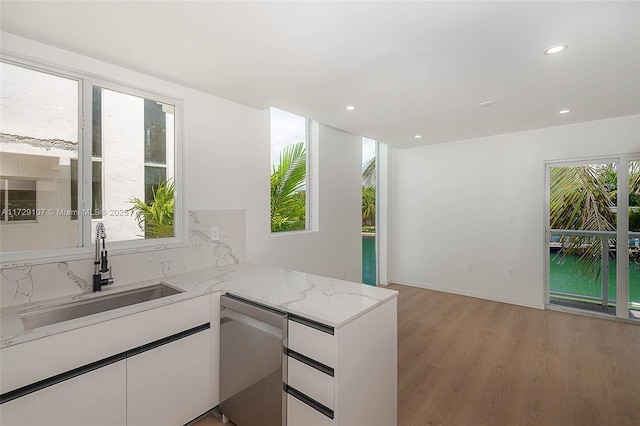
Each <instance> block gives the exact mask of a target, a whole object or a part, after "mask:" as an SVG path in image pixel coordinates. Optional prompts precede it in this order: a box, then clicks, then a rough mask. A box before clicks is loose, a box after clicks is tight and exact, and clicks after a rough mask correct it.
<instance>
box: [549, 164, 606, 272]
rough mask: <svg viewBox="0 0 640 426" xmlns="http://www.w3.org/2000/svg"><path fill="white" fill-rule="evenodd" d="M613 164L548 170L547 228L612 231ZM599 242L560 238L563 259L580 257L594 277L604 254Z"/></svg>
mask: <svg viewBox="0 0 640 426" xmlns="http://www.w3.org/2000/svg"><path fill="white" fill-rule="evenodd" d="M612 171H614V172H615V170H614V169H613V165H606V166H603V165H586V166H575V167H555V168H552V169H551V185H550V190H551V191H550V199H549V206H550V227H551V229H570V230H585V231H615V229H616V226H615V223H616V213H615V212H614V208H613V207H614V205H615V204H614V202H613V199H612V196H613V191H612V190H611V188H610V187H608V186H607V175H608V174H610V172H612ZM598 241H599V239H598V238H597V237H592V236H581V235H574V236H563V237H562V242H563V243H564V244H565V250H564V251H563V254H562V256H563V257H564V256H568V255H572V254H579V255H580V260H579V264H580V265H581V266H582V267H584V268H586V270H587V272H588V273H590V274H592V276H593V277H594V279H595V278H597V276H598V274H599V272H600V265H601V263H600V260H599V259H600V258H601V256H602V255H603V253H602V245H601V244H599V243H598Z"/></svg>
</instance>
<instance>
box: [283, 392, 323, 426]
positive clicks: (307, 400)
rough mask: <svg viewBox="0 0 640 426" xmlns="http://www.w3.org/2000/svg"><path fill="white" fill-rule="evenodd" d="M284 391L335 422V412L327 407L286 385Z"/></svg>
mask: <svg viewBox="0 0 640 426" xmlns="http://www.w3.org/2000/svg"><path fill="white" fill-rule="evenodd" d="M284 391H285V392H287V393H288V394H289V395H291V396H293V397H294V398H296V399H297V400H298V401H300V402H304V403H305V404H307V405H308V406H309V407H311V408H313V409H314V410H316V411H319V412H320V413H322V414H324V415H325V416H327V417H329V418H330V419H331V420H333V415H334V414H333V410H332V409H331V408H329V407H327V406H326V405H324V404H321V403H319V402H318V401H316V400H315V399H313V398H310V397H308V396H307V395H305V394H303V393H302V392H300V391H299V390H297V389H296V388H292V387H291V386H289V385H286V384H285V385H284Z"/></svg>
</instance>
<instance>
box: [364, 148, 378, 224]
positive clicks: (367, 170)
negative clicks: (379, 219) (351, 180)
mask: <svg viewBox="0 0 640 426" xmlns="http://www.w3.org/2000/svg"><path fill="white" fill-rule="evenodd" d="M375 225H376V157H373V158H372V159H371V160H369V161H367V163H366V164H365V165H364V167H363V168H362V227H363V230H364V227H375Z"/></svg>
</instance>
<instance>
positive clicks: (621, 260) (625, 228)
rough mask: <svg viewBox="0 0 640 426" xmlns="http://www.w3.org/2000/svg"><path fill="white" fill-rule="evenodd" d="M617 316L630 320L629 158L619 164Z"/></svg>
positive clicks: (623, 159)
mask: <svg viewBox="0 0 640 426" xmlns="http://www.w3.org/2000/svg"><path fill="white" fill-rule="evenodd" d="M617 221H618V223H617V229H618V237H617V241H618V244H617V246H618V247H617V250H616V262H617V263H616V266H617V271H616V316H617V317H618V318H629V158H625V157H623V158H621V159H620V161H619V163H618V217H617Z"/></svg>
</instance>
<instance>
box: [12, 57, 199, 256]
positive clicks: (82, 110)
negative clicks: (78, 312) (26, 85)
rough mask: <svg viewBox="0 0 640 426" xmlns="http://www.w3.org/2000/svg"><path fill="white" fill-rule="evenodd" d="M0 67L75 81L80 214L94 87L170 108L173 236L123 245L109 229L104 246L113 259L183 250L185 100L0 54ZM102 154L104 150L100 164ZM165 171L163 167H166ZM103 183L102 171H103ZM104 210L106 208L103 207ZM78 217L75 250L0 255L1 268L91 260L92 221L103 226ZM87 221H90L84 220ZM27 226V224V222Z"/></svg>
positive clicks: (85, 196)
mask: <svg viewBox="0 0 640 426" xmlns="http://www.w3.org/2000/svg"><path fill="white" fill-rule="evenodd" d="M0 62H5V63H8V64H10V65H13V66H18V67H22V68H26V69H30V70H34V71H38V72H42V73H46V74H50V75H54V76H58V77H62V78H66V79H70V80H75V81H77V82H78V204H79V205H78V209H79V210H80V211H82V209H90V208H91V204H92V202H91V199H92V198H91V195H92V188H91V181H92V167H91V166H92V163H93V158H95V157H92V137H93V124H92V121H93V117H92V111H93V109H92V99H93V97H92V90H93V86H98V87H101V88H104V89H107V90H113V91H117V92H121V93H124V94H127V95H132V96H137V97H141V98H144V99H153V100H155V101H158V102H162V103H166V104H170V105H173V106H174V107H175V111H174V154H173V156H174V158H173V161H174V185H175V206H176V207H175V211H174V236H173V237H170V238H158V239H156V238H150V239H139V240H127V241H111V242H109V240H108V233H109V230H108V229H107V244H108V247H109V252H110V254H112V255H118V254H124V253H137V252H145V251H155V250H160V249H168V248H179V247H186V246H187V243H186V236H187V223H186V218H187V214H186V205H185V197H184V188H185V186H184V184H183V181H184V175H183V170H184V168H183V152H182V143H181V142H182V140H183V136H184V131H183V123H184V100H183V99H180V98H177V97H172V96H169V95H166V94H163V93H160V92H157V91H153V90H152V89H148V88H141V87H139V86H138V85H135V84H128V83H126V82H124V83H123V82H117V81H113V80H110V79H108V78H105V77H102V76H98V75H94V74H89V73H84V72H79V71H75V70H71V69H65V68H64V67H60V66H55V65H49V64H46V63H43V62H36V61H32V60H29V59H25V58H21V57H18V56H14V55H7V54H0ZM104 149H105V147H104V146H103V147H102V157H100V161H101V162H102V164H103V165H104V163H103V159H104ZM165 166H166V165H165ZM101 173H102V176H103V179H102V182H103V183H104V173H105V169H104V167H102V170H101ZM102 188H103V189H102V197H103V198H102V199H103V202H104V186H103V187H102ZM103 206H104V205H103ZM80 216H82V217H83V219H82V220H78V228H79V229H78V245H77V246H76V247H68V248H56V249H37V250H25V251H15V252H0V256H1V260H0V267H2V268H6V267H12V266H20V265H25V264H30V265H32V264H42V263H50V262H56V261H67V260H80V259H91V258H93V253H94V247H93V245H92V243H91V237H92V235H91V234H92V232H91V229H92V222H93V221H97V222H100V221H102V218H100V219H92V218H91V217H90V216H88V217H87V216H83V215H79V217H80ZM87 218H88V219H87ZM25 224H26V223H25Z"/></svg>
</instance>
